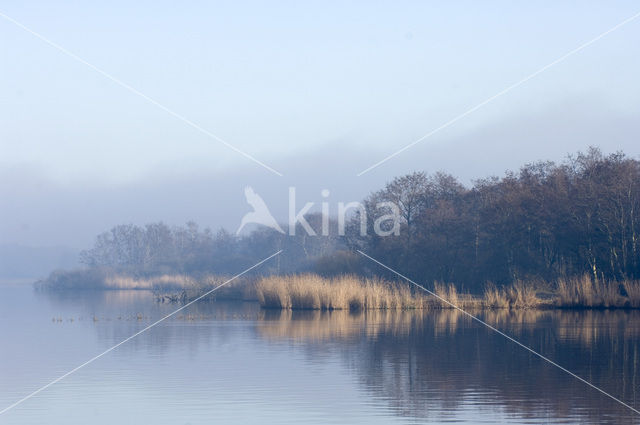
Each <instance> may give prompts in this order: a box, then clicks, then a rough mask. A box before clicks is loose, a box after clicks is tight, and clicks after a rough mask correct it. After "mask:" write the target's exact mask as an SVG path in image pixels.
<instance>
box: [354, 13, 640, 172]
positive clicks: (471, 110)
mask: <svg viewBox="0 0 640 425" xmlns="http://www.w3.org/2000/svg"><path fill="white" fill-rule="evenodd" d="M639 16H640V12H638V13H636V14H635V15H633V16H631V17H629V18H627V19H625V20H624V21H622V22H620V23H619V24H617V25H615V26H614V27H612V28H610V29H608V30H607V31H605V32H603V33H601V34H599V35H598V36H596V37H594V38H592V39H591V40H589V41H587V42H586V43H584V44H581V45H580V46H578V47H576V48H575V49H573V50H571V51H569V52H567V53H565V54H564V55H562V56H560V57H559V58H558V59H556V60H554V61H553V62H551V63H549V64H547V65H545V66H543V67H542V68H540V69H539V70H537V71H536V72H534V73H532V74H529V75H527V76H526V77H524V78H523V79H522V80H520V81H518V82H516V83H513V84H511V85H510V86H509V87H507V88H505V89H504V90H502V91H500V92H499V93H497V94H495V95H493V96H491V97H490V98H488V99H486V100H484V101H483V102H480V103H478V104H477V105H476V106H474V107H473V108H471V109H469V110H467V111H466V112H463V113H462V114H460V115H458V116H456V117H455V118H453V119H451V120H449V121H447V122H446V123H444V124H442V125H441V126H440V127H437V128H436V129H434V130H431V131H430V132H428V133H427V134H425V135H424V136H422V137H420V138H419V139H417V140H414V141H413V142H411V143H409V144H408V145H407V146H405V147H403V148H401V149H398V150H397V151H395V152H394V153H392V154H391V155H389V156H387V157H385V158H384V159H381V160H380V161H378V162H376V163H375V164H373V165H372V166H370V167H369V168H365V169H364V170H362V171H360V172H359V173H358V174H357V177H360V176H361V175H363V174H365V173H368V172H369V171H371V170H373V169H374V168H376V167H378V166H380V165H382V164H384V163H385V162H387V161H388V160H390V159H391V158H393V157H395V156H397V155H399V154H401V153H402V152H404V151H406V150H407V149H409V148H411V147H413V146H415V145H417V144H418V143H420V142H422V141H423V140H425V139H427V138H429V137H431V136H433V135H434V134H436V133H438V132H439V131H441V130H444V129H445V128H447V127H449V126H450V125H452V124H455V123H456V122H458V121H459V120H461V119H462V118H464V117H466V116H467V115H469V114H471V113H473V112H475V111H477V110H478V109H480V108H482V107H483V106H485V105H487V104H488V103H491V102H492V101H494V100H495V99H497V98H499V97H500V96H502V95H504V94H506V93H508V92H510V91H511V90H513V89H515V88H516V87H518V86H521V85H522V84H524V83H526V82H527V81H529V80H531V79H532V78H534V77H536V76H538V75H539V74H541V73H543V72H544V71H546V70H547V69H549V68H551V67H552V66H554V65H557V64H559V63H560V62H562V61H564V60H565V59H567V58H569V57H570V56H573V55H575V54H576V53H578V52H579V51H581V50H583V49H585V48H587V47H589V46H590V45H592V44H593V43H595V42H596V41H598V40H600V39H601V38H602V37H604V36H606V35H607V34H610V33H612V32H613V31H615V30H617V29H619V28H620V27H622V26H624V25H626V24H628V23H629V22H631V21H633V20H634V19H636V18H638V17H639Z"/></svg>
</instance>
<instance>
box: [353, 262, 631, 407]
mask: <svg viewBox="0 0 640 425" xmlns="http://www.w3.org/2000/svg"><path fill="white" fill-rule="evenodd" d="M357 251H358V252H359V253H360V254H361V255H363V256H364V257H367V258H368V259H369V260H371V261H373V262H374V263H376V264H378V265H380V266H382V267H384V268H385V269H387V270H389V271H390V272H391V273H393V274H395V275H397V276H399V277H401V278H402V279H404V280H406V281H407V282H410V283H412V284H413V285H415V286H417V287H418V288H420V289H422V290H423V291H425V292H427V293H429V294H430V295H433V296H434V297H436V298H437V299H439V300H440V301H442V302H444V303H446V304H447V305H449V306H451V307H452V308H454V309H456V310H458V311H460V312H462V313H463V314H465V315H467V316H469V317H470V318H471V319H473V320H475V321H476V322H478V323H480V324H482V325H484V326H486V327H487V328H489V329H491V330H492V331H494V332H496V333H498V334H500V335H502V336H503V337H505V338H507V339H508V340H509V341H511V342H514V343H516V344H518V345H519V346H520V347H522V348H524V349H525V350H527V351H529V352H530V353H532V354H534V355H536V356H538V357H540V358H541V359H542V360H544V361H546V362H548V363H550V364H552V365H553V366H555V367H557V368H558V369H560V370H562V371H563V372H566V373H568V374H569V375H571V376H573V377H574V378H576V379H577V380H579V381H581V382H583V383H585V384H587V385H588V386H590V387H591V388H593V389H595V390H598V391H600V392H601V393H602V394H604V395H606V396H607V397H609V398H611V399H612V400H615V401H617V402H618V403H620V404H621V405H623V406H624V407H627V408H629V409H631V410H633V411H634V412H635V413H637V414H639V415H640V411H639V410H637V409H635V408H634V407H632V406H630V405H628V404H627V403H625V402H624V401H622V400H620V399H618V398H616V397H614V396H612V395H611V394H609V393H608V392H606V391H604V390H602V389H600V388H598V387H596V386H595V385H593V384H592V383H591V382H589V381H587V380H585V379H583V378H581V377H579V376H578V375H576V374H575V373H573V372H571V371H570V370H568V369H566V368H564V367H562V366H560V365H559V364H558V363H556V362H554V361H553V360H551V359H549V358H548V357H545V356H543V355H542V354H540V353H538V352H537V351H535V350H533V349H532V348H529V347H527V346H526V345H524V344H523V343H521V342H520V341H518V340H516V339H514V338H512V337H510V336H509V335H507V334H506V333H504V332H502V331H501V330H499V329H496V328H494V327H493V326H491V325H490V324H488V323H487V322H485V321H483V320H482V319H480V318H478V317H476V316H474V315H473V314H471V313H469V312H467V311H465V310H463V309H462V308H460V307H458V306H457V305H455V304H453V303H450V302H449V301H447V300H446V299H444V298H442V297H441V296H439V295H438V294H436V293H435V292H432V291H430V290H428V289H427V288H425V287H424V286H422V285H420V284H418V283H416V282H414V281H413V280H411V279H409V278H408V277H406V276H404V275H403V274H401V273H399V272H397V271H395V270H394V269H392V268H391V267H389V266H387V265H385V264H382V263H381V262H380V261H378V260H376V259H375V258H373V257H370V256H368V255H367V254H365V253H364V252H362V251H360V250H357Z"/></svg>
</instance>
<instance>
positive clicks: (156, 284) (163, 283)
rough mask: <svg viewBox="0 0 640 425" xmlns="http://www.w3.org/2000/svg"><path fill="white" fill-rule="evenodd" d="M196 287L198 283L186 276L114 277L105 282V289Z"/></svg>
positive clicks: (106, 279) (109, 277)
mask: <svg viewBox="0 0 640 425" xmlns="http://www.w3.org/2000/svg"><path fill="white" fill-rule="evenodd" d="M194 285H196V281H195V280H194V279H193V278H191V277H189V276H184V275H162V276H154V277H148V278H136V277H131V276H123V275H114V276H107V277H106V278H105V280H104V287H105V289H159V288H189V287H192V286H194Z"/></svg>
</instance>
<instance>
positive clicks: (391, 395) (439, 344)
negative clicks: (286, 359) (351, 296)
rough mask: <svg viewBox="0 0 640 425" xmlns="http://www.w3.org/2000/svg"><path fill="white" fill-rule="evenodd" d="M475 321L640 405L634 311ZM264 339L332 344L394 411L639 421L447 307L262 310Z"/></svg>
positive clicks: (494, 316)
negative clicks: (475, 410) (471, 408)
mask: <svg viewBox="0 0 640 425" xmlns="http://www.w3.org/2000/svg"><path fill="white" fill-rule="evenodd" d="M481 316H482V319H483V320H485V321H486V322H487V323H489V324H491V325H492V326H495V327H497V328H498V329H501V330H504V331H505V332H506V333H508V334H510V335H511V336H513V337H515V338H517V339H518V340H520V341H521V342H523V343H524V344H526V345H528V346H529V347H531V348H533V349H534V350H536V351H538V352H540V353H543V354H544V355H545V356H547V357H549V358H551V359H554V360H555V361H557V362H558V363H559V364H562V365H564V366H566V367H567V368H569V369H570V370H572V371H573V372H574V373H576V374H578V375H579V376H582V377H584V378H585V379H587V380H588V381H590V382H592V383H593V384H594V385H596V386H599V387H600V388H602V389H604V390H605V391H607V392H609V393H610V394H612V395H614V396H616V397H618V398H620V399H622V400H624V401H625V402H626V403H628V404H630V405H632V406H636V405H638V404H639V402H640V399H639V394H638V389H639V388H638V382H639V381H638V380H639V378H640V369H639V366H640V361H639V360H640V347H639V345H638V335H639V333H640V315H639V314H638V312H631V311H580V312H576V311H558V310H553V311H535V310H525V311H517V312H514V311H506V310H497V311H487V312H484V313H482V314H481ZM256 330H257V332H258V334H259V335H260V336H261V337H263V338H266V339H268V340H273V339H287V340H290V341H291V342H293V343H296V344H303V345H304V344H309V345H312V347H313V349H311V350H309V351H308V354H309V355H311V356H313V355H314V353H315V354H318V353H321V352H322V348H319V346H318V344H316V343H318V342H324V343H325V347H327V346H332V347H341V356H342V358H343V359H344V362H345V364H347V365H348V366H349V367H350V369H351V370H352V371H353V373H355V374H356V375H357V377H358V380H359V382H360V383H361V385H363V386H364V387H365V388H366V389H367V391H369V393H370V394H371V396H372V397H375V398H376V399H380V400H385V401H386V402H387V403H388V404H389V406H390V407H391V408H392V409H393V410H394V411H395V412H396V413H398V414H400V415H406V416H409V417H415V418H423V419H430V420H445V419H447V418H448V419H453V418H455V417H456V412H457V411H459V410H463V409H464V408H465V406H467V405H469V404H475V405H479V406H482V407H483V408H486V409H489V410H491V411H495V412H496V413H498V412H500V413H499V414H500V416H502V417H507V418H508V417H512V418H513V419H515V420H531V421H532V422H537V421H540V418H545V419H544V421H543V422H546V421H579V422H584V421H590V422H594V423H638V422H639V421H638V419H639V418H638V416H637V415H636V414H635V413H634V412H632V411H630V410H629V409H627V408H625V407H624V406H621V405H620V404H618V403H616V402H614V401H613V400H611V399H609V398H607V397H606V396H603V395H602V394H600V393H599V392H597V391H596V390H593V389H591V388H589V387H588V386H586V385H585V384H584V383H582V382H580V381H578V380H576V379H575V378H573V377H571V376H569V375H567V374H566V373H564V372H562V371H560V370H559V369H557V368H555V367H553V366H552V365H549V364H548V363H546V362H544V361H543V360H541V359H539V358H537V357H535V356H533V355H531V354H530V353H528V352H526V351H525V350H523V349H522V348H521V347H518V346H517V345H515V344H514V343H512V342H510V341H508V340H507V339H505V338H504V337H502V336H500V335H497V334H495V333H494V332H492V331H490V330H488V329H487V328H484V327H482V326H481V325H479V324H478V323H477V322H473V321H472V320H471V319H470V318H468V317H467V316H465V315H464V314H462V313H460V312H459V311H456V310H442V311H435V312H407V311H405V312H393V311H370V312H365V313H361V314H350V313H346V312H287V311H285V312H264V313H263V314H262V315H261V316H260V320H259V321H258V322H257V323H256Z"/></svg>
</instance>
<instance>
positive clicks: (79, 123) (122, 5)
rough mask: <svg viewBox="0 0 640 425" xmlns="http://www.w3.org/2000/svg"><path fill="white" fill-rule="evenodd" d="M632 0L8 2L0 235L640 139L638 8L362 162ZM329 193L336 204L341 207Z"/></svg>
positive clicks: (2, 33) (94, 229) (72, 232)
mask: <svg viewBox="0 0 640 425" xmlns="http://www.w3.org/2000/svg"><path fill="white" fill-rule="evenodd" d="M638 12H640V5H639V4H637V2H633V1H611V2H587V1H579V2H578V1H574V2H559V1H550V2H517V3H516V2H476V1H468V2H465V1H458V2H445V1H443V2H398V1H393V2H391V1H390V2H327V1H322V2H244V1H229V2H215V3H210V2H162V1H160V2H159V1H143V2H125V1H113V2H103V3H98V2H90V3H89V2H51V1H28V2H22V1H8V2H3V3H2V5H1V6H0V13H3V14H6V15H8V16H10V17H11V18H13V19H15V20H17V21H19V22H20V23H22V24H23V25H25V26H26V27H28V28H30V29H31V30H33V31H35V32H38V33H40V34H42V35H43V36H44V37H46V38H48V39H50V40H51V41H53V42H55V43H57V44H59V45H61V46H62V47H64V48H65V49H68V50H69V51H71V52H73V53H75V54H77V55H78V56H79V57H81V58H82V59H84V60H86V61H88V62H90V63H92V64H94V65H95V66H97V67H98V68H100V69H102V70H104V71H105V72H108V73H110V74H112V75H113V76H114V77H116V78H118V79H120V80H122V81H123V82H125V83H127V84H130V85H131V86H133V87H135V88H136V89H137V90H139V91H141V92H142V93H144V94H145V95H147V96H150V97H151V98H153V99H155V100H156V101H158V102H159V103H161V104H162V105H164V106H166V107H167V108H169V109H171V110H173V111H175V112H177V113H179V114H181V115H183V116H185V117H187V118H188V119H190V120H192V121H193V122H195V123H197V124H198V125H200V126H202V127H203V128H205V129H206V130H208V131H210V132H212V133H214V134H216V135H217V136H219V137H221V138H223V139H224V140H226V141H227V142H229V143H231V144H233V145H234V146H236V147H238V148H239V149H242V150H243V151H245V152H247V153H249V154H251V155H253V156H255V157H256V158H258V159H259V160H261V161H263V162H265V163H267V164H268V165H269V166H271V167H273V168H275V169H277V170H278V171H280V172H282V173H283V174H284V177H279V176H276V175H273V174H271V173H270V172H269V171H267V170H265V169H263V168H261V167H260V166H259V165H257V164H255V163H253V162H251V161H249V160H247V159H246V158H244V157H243V156H241V155H239V154H238V153H236V152H234V151H233V150H231V149H229V148H227V147H225V146H224V145H222V144H221V143H220V142H218V141H216V140H213V139H211V138H209V137H207V136H206V135H203V134H202V133H200V132H198V131H196V130H194V129H193V128H191V127H189V126H188V125H186V124H185V123H184V122H181V121H180V120H178V119H176V118H175V117H173V116H171V115H170V114H168V113H167V112H166V111H163V110H161V109H159V108H158V107H156V106H154V105H152V104H151V103H149V102H148V101H147V100H145V99H143V98H141V97H139V96H137V95H135V94H133V93H131V92H129V91H127V90H126V89H124V88H122V87H120V86H118V85H117V84H115V83H114V82H112V81H110V80H108V79H107V78H105V77H104V76H103V75H100V74H99V73H98V72H96V71H95V70H93V69H90V68H89V67H87V66H86V65H83V64H81V63H79V62H77V61H75V60H73V59H72V58H70V57H69V56H66V55H65V54H63V53H61V52H60V51H58V50H56V49H54V48H53V47H51V46H50V45H47V44H46V43H45V42H43V41H42V40H40V39H38V38H37V37H35V36H34V35H32V34H29V33H28V32H26V31H25V30H23V29H21V28H19V27H18V26H16V25H15V24H14V23H11V22H9V21H8V20H6V19H3V18H0V40H1V41H0V55H1V59H0V60H1V66H0V197H1V199H2V210H1V212H0V244H7V243H19V244H25V245H67V246H72V247H84V246H86V245H87V244H90V243H91V241H92V239H93V237H94V236H95V234H97V233H99V232H101V231H103V230H106V229H108V228H109V227H111V226H113V225H115V224H119V223H128V222H132V223H138V224H142V223H145V222H149V221H158V220H163V221H165V222H168V223H170V224H178V223H183V222H185V221H187V220H189V219H194V220H195V221H197V222H199V223H201V224H202V225H204V226H210V227H213V228H217V227H219V226H224V227H227V228H228V229H229V230H232V231H235V229H236V227H237V226H238V224H239V223H240V219H241V217H242V215H243V214H244V213H245V212H247V211H248V210H249V207H248V206H247V205H246V203H245V201H244V193H243V188H244V186H246V185H251V186H253V187H254V188H255V189H256V191H257V192H258V193H260V194H261V195H262V196H263V197H264V199H265V200H266V201H267V203H268V204H269V206H270V208H271V209H272V211H273V212H274V213H275V215H276V216H277V217H278V218H279V219H282V220H285V219H286V211H287V203H286V196H287V191H288V189H287V188H288V187H289V186H296V187H297V188H298V196H299V199H300V203H302V201H315V202H317V203H319V202H320V201H321V200H322V199H321V197H320V190H321V189H323V188H328V189H330V190H331V196H330V198H329V200H330V201H331V202H335V203H337V202H338V201H352V200H359V199H361V198H363V197H364V196H366V195H367V194H368V193H369V192H370V191H371V190H375V189H378V188H379V187H381V186H382V185H383V184H384V182H386V181H388V180H389V179H391V178H392V177H394V176H397V175H400V174H404V173H407V172H411V171H414V170H425V171H429V172H431V171H437V170H444V171H447V172H450V173H452V174H454V175H455V176H457V177H459V178H460V179H461V180H462V181H463V182H464V183H469V182H470V181H471V179H473V178H477V177H486V176H488V175H492V174H497V175H500V174H503V173H504V171H505V170H507V169H517V168H518V167H520V166H521V165H523V164H524V163H526V162H531V161H534V160H539V159H552V160H562V158H563V157H564V156H565V155H566V154H567V153H572V152H576V151H578V150H585V149H586V148H587V147H588V146H589V145H598V146H600V147H601V148H602V149H603V150H604V151H605V152H612V151H616V150H623V151H625V152H626V153H627V154H629V155H630V156H632V157H638V156H639V155H640V143H638V134H639V130H640V120H638V112H639V111H640V84H638V77H637V76H638V75H640V56H639V55H638V46H639V45H640V19H638V20H635V21H633V22H631V23H629V24H627V25H625V26H624V27H622V28H620V29H618V30H617V31H615V32H612V33H611V34H608V35H607V36H606V37H604V38H602V39H601V40H599V41H598V42H596V43H594V44H593V45H591V46H589V47H587V48H586V49H584V50H583V51H581V52H579V53H577V54H576V55H574V56H571V57H570V58H568V59H567V60H565V61H563V62H562V63H559V64H558V65H556V66H554V67H552V68H550V69H548V70H547V71H545V72H544V73H542V74H540V75H538V76H536V77H535V78H534V79H532V80H530V81H528V82H527V83H525V84H523V85H522V86H520V87H518V88H516V89H514V90H513V91H511V92H509V93H507V94H506V95H504V96H502V97H500V98H499V99H497V100H495V101H494V102H492V103H490V104H488V105H487V106H485V107H483V108H482V109H480V110H478V111H476V112H474V113H473V114H471V115H469V116H467V117H465V118H464V119H462V120H460V121H459V122H457V123H455V124H454V125H452V126H451V127H449V128H447V129H445V130H444V131H442V132H439V133H437V134H436V135H434V136H433V137H431V138H429V139H427V140H425V141H423V142H422V143H420V144H419V145H417V146H414V147H413V148H411V149H409V150H407V151H406V152H404V153H402V154H400V155H398V156H397V157H395V158H393V159H392V160H390V161H389V162H387V163H385V164H383V165H381V166H380V167H378V168H376V169H374V170H373V171H371V172H370V173H367V174H366V175H364V176H362V177H356V174H357V173H358V172H360V171H362V170H363V169H365V168H367V167H368V166H370V165H372V164H373V163H375V162H377V161H379V160H380V159H382V158H384V157H385V156H387V155H389V154H391V153H393V152H394V151H396V150H397V149H399V148H401V147H403V146H405V145H407V144H409V143H411V142H412V141H414V140H415V139H417V138H419V137H421V136H423V135H424V134H426V133H428V132H429V131H431V130H433V129H434V128H437V127H439V126H440V125H442V124H443V123H445V122H447V121H448V120H450V119H452V118H454V117H455V116H457V115H459V114H460V113H462V112H464V111H466V110H468V109H469V108H471V107H473V106H475V105H476V104H478V103H480V102H482V101H484V100H485V99H487V98H489V97H491V96H493V95H495V94H496V93H498V92H500V91H501V90H503V89H504V88H506V87H508V86H509V85H511V84H513V83H515V82H517V81H518V80H520V79H522V78H524V77H525V76H527V75H528V74H531V73H532V72H535V71H537V70H538V69H540V68H542V67H543V66H545V65H547V64H549V63H550V62H552V61H554V60H556V59H557V58H559V57H561V56H562V55H564V54H565V53H567V52H569V51H571V50H572V49H575V48H576V47H578V46H580V45H581V44H583V43H584V42H586V41H589V40H590V39H592V38H594V37H595V36H597V35H599V34H600V33H602V32H604V31H606V30H608V29H610V28H611V27H613V26H615V25H616V24H618V23H619V22H621V21H623V20H624V19H626V18H629V17H630V16H632V15H634V14H636V13H638ZM333 205H335V204H333Z"/></svg>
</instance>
